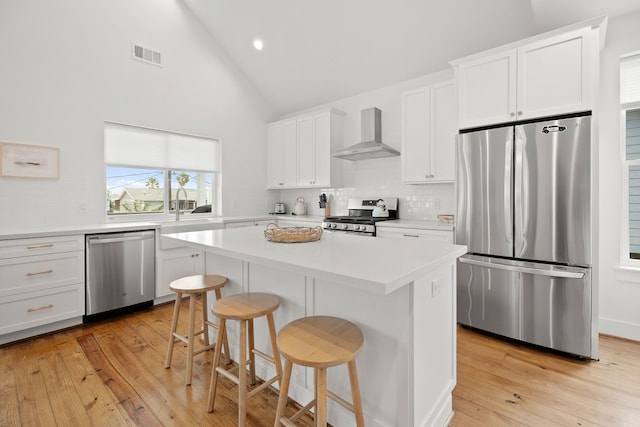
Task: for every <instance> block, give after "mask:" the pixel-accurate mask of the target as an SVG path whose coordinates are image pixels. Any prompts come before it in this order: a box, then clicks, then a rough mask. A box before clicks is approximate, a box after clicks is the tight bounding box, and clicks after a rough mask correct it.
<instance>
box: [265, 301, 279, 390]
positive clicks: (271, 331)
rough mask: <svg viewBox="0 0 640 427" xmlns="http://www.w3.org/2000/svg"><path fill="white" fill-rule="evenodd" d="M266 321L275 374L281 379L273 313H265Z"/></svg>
mask: <svg viewBox="0 0 640 427" xmlns="http://www.w3.org/2000/svg"><path fill="white" fill-rule="evenodd" d="M267 323H268V324H269V335H270V336H271V350H272V351H273V361H274V362H275V365H276V375H277V376H278V381H280V380H281V379H282V362H281V361H280V351H279V350H278V344H277V342H276V324H275V322H274V321H273V313H269V314H267Z"/></svg>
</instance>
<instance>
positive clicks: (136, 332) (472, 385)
mask: <svg viewBox="0 0 640 427" xmlns="http://www.w3.org/2000/svg"><path fill="white" fill-rule="evenodd" d="M183 308H186V304H183ZM171 312H172V305H161V306H158V307H155V308H154V309H149V310H145V311H141V312H137V313H135V314H132V315H128V316H126V317H120V318H115V319H111V320H107V321H102V322H100V323H95V324H89V325H84V326H79V327H76V328H72V329H69V330H66V331H62V332H58V333H55V334H51V335H46V336H41V337H37V338H34V339H31V340H27V341H24V342H19V343H15V344H10V345H6V346H3V347H0V426H20V425H24V426H54V425H59V426H66V425H75V426H107V425H108V426H123V425H131V426H134V425H139V426H156V425H157V426H161V425H166V426H169V425H176V426H182V425H185V426H186V425H189V426H192V425H194V426H195V425H213V426H235V425H236V420H237V413H236V411H237V405H236V401H237V398H236V388H235V386H233V385H232V384H231V383H230V382H228V381H227V380H226V379H223V380H222V382H221V383H220V384H221V385H220V386H219V389H218V390H219V395H218V398H217V400H216V411H215V412H213V413H208V412H207V411H206V404H207V402H206V401H207V391H208V386H209V375H210V372H211V359H212V352H206V353H204V354H201V355H198V356H197V357H196V362H195V363H194V368H193V383H192V385H191V386H189V387H187V386H184V369H185V364H184V356H185V353H186V349H184V348H183V347H182V346H176V350H175V352H174V362H173V365H172V368H170V369H165V368H164V355H165V352H166V348H167V341H168V335H169V328H170V322H171ZM186 317H187V316H186V313H183V314H182V315H181V318H180V321H181V327H182V328H184V327H186ZM600 344H601V360H600V361H599V362H593V361H580V360H576V359H572V358H568V357H565V356H559V355H556V354H551V353H548V352H544V351H539V350H534V349H531V348H529V347H527V346H522V345H516V344H513V343H510V342H506V341H503V340H498V339H495V338H493V337H489V336H486V335H484V334H481V333H477V332H474V331H471V330H468V329H464V328H459V329H458V385H457V387H456V389H455V391H454V399H453V405H454V410H455V416H454V418H453V420H452V422H451V426H501V425H529V426H553V425H558V426H595V425H600V426H640V343H638V342H632V341H626V340H621V339H616V338H612V337H608V336H602V337H601V343H600ZM361 375H363V374H362V373H361ZM248 403H249V405H248V410H249V415H248V424H249V425H251V426H272V425H273V418H274V416H275V408H276V403H277V394H276V393H275V392H273V391H271V390H267V391H266V392H263V393H259V394H258V395H256V396H255V397H253V398H252V399H250V400H249V402H248ZM305 403H306V402H305ZM293 412H294V408H293V406H292V405H289V407H288V414H289V415H291V414H292V413H293ZM303 425H305V426H311V425H312V421H311V419H310V418H306V419H305V420H304V423H303Z"/></svg>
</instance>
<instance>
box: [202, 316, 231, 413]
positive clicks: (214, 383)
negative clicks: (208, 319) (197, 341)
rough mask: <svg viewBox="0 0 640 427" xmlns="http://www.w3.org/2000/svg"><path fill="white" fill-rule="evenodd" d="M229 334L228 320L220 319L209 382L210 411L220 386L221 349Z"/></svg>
mask: <svg viewBox="0 0 640 427" xmlns="http://www.w3.org/2000/svg"><path fill="white" fill-rule="evenodd" d="M226 335H227V328H226V320H225V319H220V323H219V324H218V337H217V339H216V348H215V351H214V353H213V369H212V371H211V382H210V383H209V399H208V402H207V404H208V411H209V412H213V404H214V403H215V400H216V389H217V388H218V370H217V368H218V365H219V364H220V350H221V349H222V340H223V338H224V337H225V336H226Z"/></svg>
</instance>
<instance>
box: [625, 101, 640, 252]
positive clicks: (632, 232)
mask: <svg viewBox="0 0 640 427" xmlns="http://www.w3.org/2000/svg"><path fill="white" fill-rule="evenodd" d="M625 147H626V162H627V164H628V176H629V179H628V181H629V182H628V186H629V258H631V259H640V108H639V109H635V110H627V111H625Z"/></svg>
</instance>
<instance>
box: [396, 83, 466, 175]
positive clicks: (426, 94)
mask: <svg viewBox="0 0 640 427" xmlns="http://www.w3.org/2000/svg"><path fill="white" fill-rule="evenodd" d="M401 100H402V149H401V174H402V176H401V180H402V182H404V183H409V184H419V183H438V182H453V180H454V175H455V135H456V133H457V126H456V124H457V121H456V113H457V109H456V92H455V86H454V83H453V81H446V82H443V83H438V84H434V85H431V86H427V87H422V88H418V89H414V90H411V91H407V92H404V93H403V94H402V96H401Z"/></svg>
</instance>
